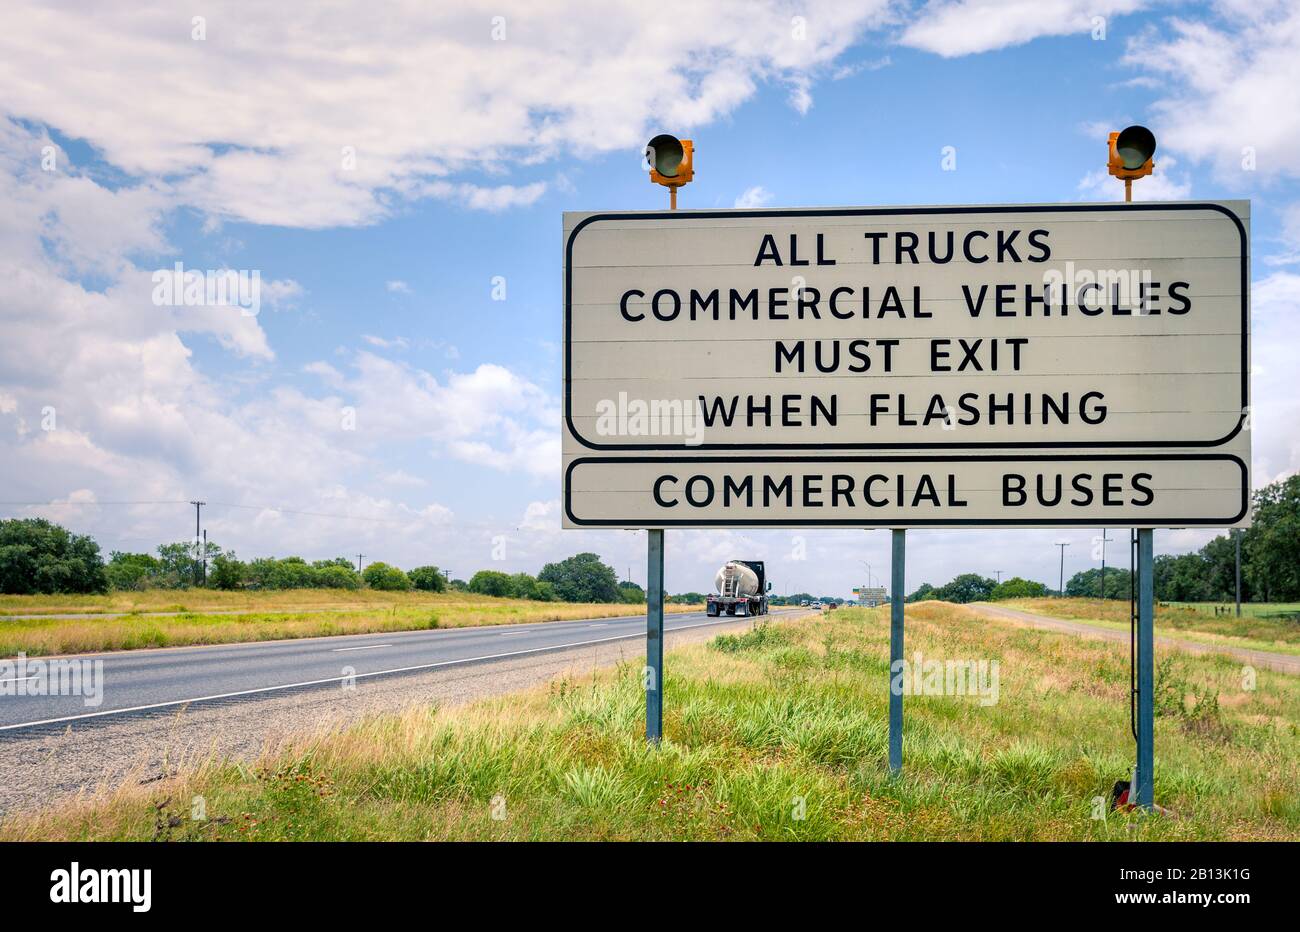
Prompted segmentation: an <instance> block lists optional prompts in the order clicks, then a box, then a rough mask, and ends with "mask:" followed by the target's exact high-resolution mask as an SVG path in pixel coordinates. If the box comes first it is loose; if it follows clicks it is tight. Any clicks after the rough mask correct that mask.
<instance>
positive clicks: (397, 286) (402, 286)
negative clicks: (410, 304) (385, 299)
mask: <svg viewBox="0 0 1300 932" xmlns="http://www.w3.org/2000/svg"><path fill="white" fill-rule="evenodd" d="M384 287H385V288H387V289H388V290H389V291H390V292H392V293H393V294H410V293H411V286H410V285H408V284H407V283H406V282H404V281H402V280H401V279H394V280H392V281H390V282H385V283H384Z"/></svg>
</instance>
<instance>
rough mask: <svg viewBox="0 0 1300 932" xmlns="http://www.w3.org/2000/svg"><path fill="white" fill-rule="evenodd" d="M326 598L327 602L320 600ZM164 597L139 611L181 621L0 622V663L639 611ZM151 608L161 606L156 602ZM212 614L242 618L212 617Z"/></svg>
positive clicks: (456, 602)
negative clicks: (178, 604)
mask: <svg viewBox="0 0 1300 932" xmlns="http://www.w3.org/2000/svg"><path fill="white" fill-rule="evenodd" d="M331 593H332V595H333V601H331V600H330V599H329V598H328V595H329V594H331ZM136 595H137V596H138V595H140V593H137V594H136ZM169 595H170V596H171V597H172V598H173V599H175V598H177V597H178V596H179V597H181V598H184V599H185V600H186V603H185V606H182V608H173V609H168V608H166V607H157V608H149V609H144V610H143V611H169V610H170V611H183V613H182V614H178V615H147V614H135V615H125V616H121V617H116V618H96V617H90V618H39V617H34V616H31V615H25V616H24V617H18V618H12V619H7V620H0V657H12V656H14V655H15V654H17V653H19V652H20V651H21V652H24V653H26V654H27V655H28V656H42V655H50V654H75V653H88V652H93V651H109V650H133V649H140V648H147V647H181V646H186V645H193V644H230V643H238V642H245V641H273V640H279V639H282V638H306V637H322V636H326V635H335V634H369V633H378V632H386V631H419V630H425V629H430V628H461V627H466V626H470V625H506V624H519V623H526V622H541V621H569V620H572V619H578V618H614V617H622V616H625V615H641V614H644V613H645V606H644V605H627V604H600V603H591V604H589V603H573V602H531V601H526V600H522V599H498V598H492V597H491V596H481V595H473V594H470V593H462V592H449V593H439V594H433V593H422V594H420V595H415V594H411V593H371V592H349V591H346V590H306V591H305V592H299V591H295V592H267V593H237V594H234V597H232V598H231V599H228V600H224V601H222V600H215V599H212V598H211V596H212V595H214V593H209V592H205V593H202V594H201V596H198V597H196V596H195V595H193V594H191V593H189V592H183V593H176V592H172V593H169ZM304 597H309V598H314V599H315V600H316V601H315V602H314V603H312V604H311V605H310V607H303V606H300V607H299V608H297V609H296V610H295V609H293V608H290V607H289V606H290V605H292V604H293V603H292V599H294V598H299V599H301V598H304ZM14 598H16V597H10V598H9V599H7V600H6V601H10V602H11V601H12V600H13V599H14ZM35 598H46V597H41V596H37V597H35ZM100 598H104V599H109V598H111V597H109V596H104V597H100ZM358 598H362V599H365V601H363V602H361V603H359V604H357V603H355V602H354V601H353V600H354V599H358ZM159 604H160V605H165V603H162V602H161V601H159ZM199 605H203V606H204V607H206V608H208V609H209V611H208V612H206V613H205V612H204V611H203V610H202V609H201V608H199V609H198V610H197V611H195V610H185V609H192V608H198V606H199ZM702 608H703V606H698V605H694V606H692V605H671V606H668V608H667V610H668V611H670V612H672V611H691V610H701V609H702ZM250 609H254V610H253V611H250ZM218 611H241V612H246V613H245V614H237V615H235V614H214V613H213V612H218Z"/></svg>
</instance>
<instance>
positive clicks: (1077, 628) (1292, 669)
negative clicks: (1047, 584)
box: [967, 602, 1300, 675]
mask: <svg viewBox="0 0 1300 932" xmlns="http://www.w3.org/2000/svg"><path fill="white" fill-rule="evenodd" d="M967 608H971V609H974V610H975V611H977V612H983V613H984V614H986V615H988V616H989V617H991V618H1000V619H1002V620H1004V621H1018V622H1021V623H1023V624H1027V625H1032V626H1033V627H1035V628H1046V629H1049V630H1052V631H1066V632H1069V633H1070V634H1081V635H1083V636H1085V637H1096V638H1102V639H1104V640H1107V641H1124V642H1125V643H1127V642H1128V639H1129V633H1128V632H1127V631H1121V630H1117V629H1115V628H1099V627H1098V626H1096V625H1090V624H1087V623H1086V622H1082V621H1073V620H1070V619H1066V618H1051V617H1049V616H1047V615H1037V614H1034V613H1032V612H1022V611H1020V610H1019V609H1016V608H1006V607H1004V606H1001V605H989V604H988V603H987V602H976V603H973V604H971V605H968V606H967ZM1155 643H1156V646H1157V647H1172V648H1176V649H1177V650H1183V651H1187V652H1188V653H1192V654H1226V655H1227V656H1229V657H1235V658H1236V659H1238V660H1241V661H1243V662H1245V663H1248V664H1251V665H1252V666H1256V667H1263V668H1264V669H1266V670H1277V671H1278V672H1280V673H1292V674H1296V675H1300V654H1282V653H1278V652H1275V651H1267V650H1256V649H1255V648H1252V647H1233V646H1232V645H1230V644H1210V643H1206V642H1204V641H1190V640H1188V639H1186V638H1179V637H1170V636H1169V635H1166V634H1157V635H1156V636H1155Z"/></svg>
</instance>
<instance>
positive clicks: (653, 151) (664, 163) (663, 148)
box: [645, 133, 695, 210]
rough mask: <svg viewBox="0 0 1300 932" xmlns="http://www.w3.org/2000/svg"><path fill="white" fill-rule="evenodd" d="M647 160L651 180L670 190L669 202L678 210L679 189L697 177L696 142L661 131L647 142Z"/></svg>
mask: <svg viewBox="0 0 1300 932" xmlns="http://www.w3.org/2000/svg"><path fill="white" fill-rule="evenodd" d="M645 161H646V165H647V166H649V168H650V180H651V181H652V182H654V183H655V184H661V185H663V186H664V187H666V188H667V189H668V190H669V192H670V199H669V204H670V206H671V208H672V209H673V210H676V209H677V189H678V188H680V187H681V186H682V185H684V184H687V183H689V182H690V181H691V180H693V179H694V178H695V144H694V143H693V142H691V141H690V140H689V139H678V138H677V137H676V136H673V135H670V134H668V133H660V134H659V135H658V136H656V137H655V138H654V139H651V140H650V141H649V142H648V143H646V147H645Z"/></svg>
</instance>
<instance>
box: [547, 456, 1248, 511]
mask: <svg viewBox="0 0 1300 932" xmlns="http://www.w3.org/2000/svg"><path fill="white" fill-rule="evenodd" d="M564 486H565V500H564V523H565V526H566V527H674V526H682V527H729V526H735V527H817V526H827V527H831V526H838V527H862V528H871V527H962V526H993V525H1001V526H1009V527H1015V526H1020V527H1062V526H1069V525H1093V524H1095V525H1099V526H1100V525H1105V524H1113V525H1123V526H1137V527H1182V526H1189V525H1209V526H1213V527H1224V526H1229V525H1236V524H1240V523H1242V522H1243V520H1244V519H1245V517H1246V514H1247V511H1248V504H1249V499H1248V490H1249V488H1250V485H1249V481H1248V473H1247V469H1246V464H1245V463H1244V462H1243V461H1242V460H1241V459H1240V458H1239V457H1237V456H1232V455H1228V454H1208V453H1207V454H1168V455H1160V454H1149V455H1132V456H1114V455H1106V456H1088V455H1074V456H1072V455H1039V456H1035V455H998V456H973V455H972V456H911V457H890V456H863V457H822V456H816V457H813V456H761V457H727V456H717V457H708V456H705V457H698V456H697V457H676V458H675V457H644V458H618V459H606V458H597V457H587V458H578V459H574V460H572V461H571V462H569V464H568V466H567V469H566V475H565V483H564Z"/></svg>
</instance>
